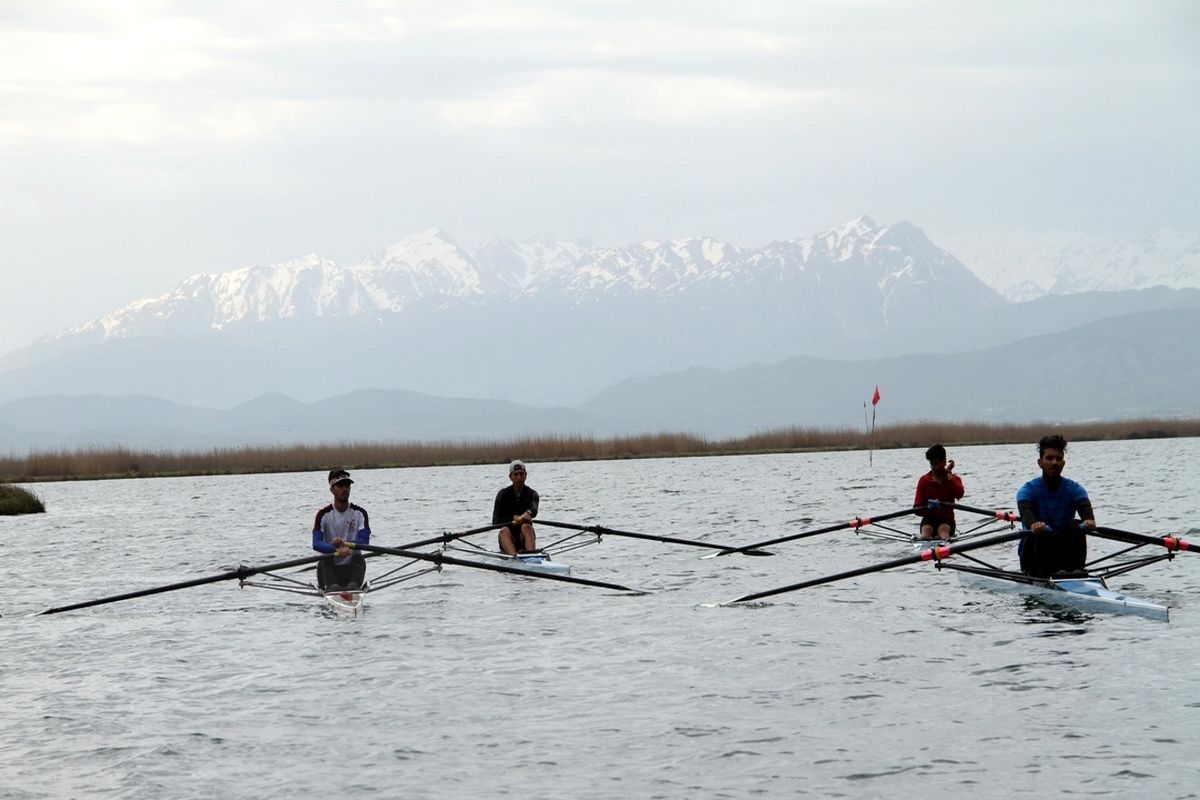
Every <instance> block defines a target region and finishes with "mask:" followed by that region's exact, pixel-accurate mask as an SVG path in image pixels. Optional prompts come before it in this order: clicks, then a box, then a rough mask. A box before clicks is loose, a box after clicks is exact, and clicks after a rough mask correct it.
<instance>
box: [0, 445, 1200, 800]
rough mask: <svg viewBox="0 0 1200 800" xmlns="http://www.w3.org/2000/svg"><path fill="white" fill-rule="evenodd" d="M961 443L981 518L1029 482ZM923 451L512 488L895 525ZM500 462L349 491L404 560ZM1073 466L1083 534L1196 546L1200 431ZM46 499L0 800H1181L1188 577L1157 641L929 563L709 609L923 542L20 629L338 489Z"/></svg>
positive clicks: (298, 532) (845, 544) (1194, 700)
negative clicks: (355, 609) (1084, 507)
mask: <svg viewBox="0 0 1200 800" xmlns="http://www.w3.org/2000/svg"><path fill="white" fill-rule="evenodd" d="M514 455H521V454H514ZM950 455H951V457H952V458H955V459H956V460H957V463H958V467H957V471H958V472H959V473H960V474H961V475H962V477H963V479H964V481H965V483H966V487H967V496H966V497H965V498H964V502H967V503H969V504H971V505H976V506H980V507H985V508H993V507H1003V508H1011V507H1012V505H1013V500H1012V498H1013V494H1014V492H1015V489H1016V487H1017V486H1018V485H1019V484H1020V483H1021V482H1022V481H1024V480H1025V479H1026V478H1028V477H1031V476H1032V475H1033V474H1034V472H1035V471H1036V465H1035V460H1036V453H1035V449H1034V447H1033V446H1032V445H1023V446H1020V447H1008V446H1005V447H960V448H952V449H951V453H950ZM925 466H926V465H925V464H924V462H923V460H922V453H921V451H920V450H915V449H914V450H903V451H887V452H878V453H875V454H874V458H873V460H869V459H868V455H867V454H866V453H834V454H802V455H778V456H747V457H719V458H697V459H663V460H646V461H621V462H591V463H565V464H537V463H533V464H530V473H529V484H530V485H531V486H533V487H535V488H537V489H538V490H539V492H540V493H541V495H542V510H541V516H542V517H544V518H547V519H551V520H559V521H566V522H576V523H594V524H602V525H606V526H608V527H612V528H618V529H624V530H633V531H642V532H647V533H655V534H662V535H669V536H677V537H682V538H694V539H704V540H708V541H714V542H722V543H735V544H743V543H748V542H751V541H755V540H760V539H765V538H770V537H773V536H778V535H784V534H787V533H794V532H798V531H801V530H805V529H811V528H816V527H822V526H825V525H830V524H834V523H837V522H840V521H843V520H846V519H849V518H851V517H852V516H854V515H870V514H881V513H885V512H889V511H894V510H897V509H899V508H902V507H904V506H905V505H907V504H909V503H911V500H912V493H913V488H914V486H915V482H916V477H917V475H918V474H919V473H920V472H921V471H922V470H923V468H924V467H925ZM504 472H505V469H504V467H503V466H502V465H497V466H494V467H455V468H434V469H404V470H370V471H366V470H363V471H356V472H355V476H354V477H355V478H356V480H357V483H356V484H355V487H354V494H353V498H352V499H353V500H354V501H355V502H358V503H360V504H362V505H364V506H365V507H366V508H367V509H368V510H369V512H370V514H371V521H372V529H373V533H374V541H375V543H377V544H382V545H399V544H402V543H404V542H409V541H414V540H417V539H421V538H425V537H428V536H432V535H436V534H438V533H441V532H444V531H457V530H464V529H468V528H472V527H476V526H479V525H486V524H487V522H488V520H489V518H490V511H491V500H492V497H493V495H494V493H495V491H496V490H497V489H498V488H499V487H500V486H502V485H504V484H505V483H506V479H505V475H504ZM1067 474H1068V475H1070V476H1072V477H1074V478H1075V479H1077V480H1079V481H1080V482H1081V483H1083V484H1084V485H1085V486H1086V487H1087V488H1088V490H1089V492H1090V493H1091V495H1092V498H1093V502H1094V503H1095V506H1096V509H1097V515H1098V518H1099V519H1100V521H1101V523H1102V524H1108V525H1112V526H1114V527H1119V528H1125V529H1128V530H1135V531H1141V532H1145V533H1155V534H1166V533H1181V532H1187V531H1188V530H1194V529H1195V527H1196V526H1197V523H1196V521H1195V509H1196V507H1197V493H1198V491H1200V490H1198V489H1197V486H1200V440H1196V439H1191V440H1163V441H1140V442H1116V443H1078V444H1074V445H1071V447H1070V451H1069V453H1068V465H1067ZM33 488H34V489H35V490H36V491H37V492H38V493H39V494H40V495H41V496H42V497H43V499H44V500H45V501H46V505H47V507H48V509H49V510H48V513H47V514H44V515H38V516H34V517H23V518H0V534H2V536H3V538H2V540H0V541H3V550H2V552H3V570H4V573H5V578H6V580H5V582H6V585H7V586H8V587H9V589H8V591H7V592H6V593H5V595H4V599H3V601H0V614H3V619H0V666H2V674H0V698H2V699H0V703H2V704H3V705H2V710H0V731H2V732H0V798H4V800H18V799H19V800H27V799H29V798H78V797H89V798H93V797H102V798H256V800H263V799H264V798H297V797H356V798H363V797H368V798H392V797H405V798H497V797H498V798H507V797H511V798H625V797H635V798H659V797H661V798H726V797H728V798H745V797H794V796H810V797H823V798H824V797H852V798H875V797H879V798H885V797H886V798H897V797H931V798H960V797H966V796H970V797H972V798H975V799H976V800H978V799H980V798H1001V797H1004V798H1009V797H1013V796H1027V797H1038V798H1042V797H1052V796H1064V797H1066V796H1078V795H1088V796H1097V795H1099V796H1110V797H1120V798H1126V797H1147V798H1195V797H1200V747H1198V743H1200V697H1197V693H1196V691H1195V687H1194V686H1193V685H1192V683H1191V679H1192V677H1193V676H1194V675H1195V674H1196V671H1197V667H1198V664H1200V601H1198V598H1200V556H1193V555H1190V554H1183V555H1182V556H1180V557H1179V558H1177V559H1175V560H1173V561H1170V562H1165V563H1161V564H1157V565H1154V566H1152V567H1149V568H1147V569H1144V570H1141V571H1139V572H1136V573H1133V574H1132V575H1127V576H1124V577H1123V578H1120V579H1117V580H1115V581H1114V586H1116V587H1117V588H1121V589H1124V590H1127V591H1129V592H1130V593H1134V594H1139V595H1142V596H1145V597H1147V598H1149V599H1153V600H1156V601H1159V602H1163V603H1166V604H1168V605H1170V606H1171V608H1172V621H1171V622H1170V623H1169V624H1164V623H1161V622H1153V621H1149V620H1145V619H1140V618H1135V617H1121V616H1094V617H1093V616H1088V615H1085V614H1081V613H1077V612H1065V611H1061V610H1056V609H1053V608H1050V607H1047V606H1044V605H1039V604H1037V603H1035V602H1033V601H1030V600H1028V599H1026V598H1023V597H1020V596H1013V595H998V594H991V593H988V592H984V591H981V590H978V589H970V588H966V587H961V586H959V585H958V583H957V582H956V581H955V580H954V578H953V576H952V575H950V574H947V573H944V572H939V571H937V570H935V569H933V568H932V567H931V566H930V565H921V566H914V567H908V568H905V569H901V570H896V571H893V572H887V573H881V574H875V575H869V576H864V577H860V578H857V579H853V580H850V581H846V582H842V583H837V584H832V585H828V586H822V587H816V588H812V589H808V590H804V591H801V592H795V593H791V594H785V595H780V596H778V597H775V598H772V600H771V601H770V602H767V603H763V604H760V605H751V606H734V607H712V606H710V605H708V604H710V603H713V602H714V601H720V600H726V599H730V598H732V597H736V596H739V595H741V594H745V593H748V592H752V591H759V590H763V589H769V588H772V587H776V586H780V585H784V584H790V583H794V582H796V581H799V580H803V579H805V578H809V577H814V576H818V575H822V574H827V573H832V572H838V571H841V570H845V569H850V568H854V567H857V566H861V565H865V564H869V563H872V562H877V561H884V560H888V559H893V558H897V557H900V556H904V555H907V554H908V553H909V552H910V551H909V549H908V548H907V546H905V545H901V544H896V543H888V542H878V541H873V540H869V539H865V538H862V537H857V536H855V535H854V534H853V533H851V532H840V533H835V534H828V535H825V536H822V537H816V538H813V539H808V540H805V541H800V542H795V543H791V544H787V545H781V546H779V547H777V548H776V552H777V555H776V556H775V557H773V558H744V557H731V558H720V559H708V560H704V559H701V558H700V555H702V553H703V551H700V550H696V549H691V548H683V547H672V546H667V545H662V544H659V543H654V542H644V541H635V540H628V539H619V538H614V537H606V538H605V539H604V541H603V542H601V543H599V544H597V545H595V546H591V547H587V548H583V549H581V550H578V551H575V552H572V553H570V554H568V555H567V556H564V558H563V560H564V561H568V562H569V563H570V564H571V565H572V568H573V574H574V575H576V576H579V577H588V578H595V579H598V580H605V581H612V582H616V583H621V584H626V585H631V586H637V587H640V588H646V589H649V590H651V592H652V593H650V594H647V595H642V596H628V595H622V594H618V593H615V592H612V591H609V590H599V589H592V588H583V587H576V586H567V585H562V584H557V583H552V582H550V581H539V580H535V579H531V578H517V577H510V576H505V575H499V574H493V573H490V572H483V571H477V570H468V569H464V568H453V567H450V568H447V569H446V571H444V572H442V573H438V574H432V575H427V576H424V577H423V578H421V579H419V580H416V581H413V582H410V583H408V584H405V585H403V586H398V587H394V588H391V589H388V590H386V591H381V592H379V593H377V594H373V595H371V596H370V597H369V599H368V611H367V613H366V615H365V616H364V617H362V618H360V619H356V620H339V619H335V618H333V617H332V616H331V615H330V613H329V612H328V611H326V610H324V609H323V608H322V607H321V606H320V604H319V603H318V601H316V600H315V599H313V598H307V597H297V596H291V595H285V594H282V593H276V592H268V591H265V590H262V589H253V588H244V589H241V588H238V585H237V582H236V581H226V582H220V583H214V584H210V585H205V586H200V587H196V588H192V589H187V590H182V591H177V592H171V593H166V594H161V595H156V596H153V597H145V598H140V599H136V600H129V601H125V602H120V603H115V604H110V605H105V606H99V607H95V608H91V609H86V610H80V611H75V612H70V613H65V614H58V615H53V616H34V615H33V614H32V612H36V611H39V610H43V609H45V608H49V607H51V606H57V605H64V604H66V603H70V602H75V601H79V600H84V599H89V598H93V597H101V596H106V595H112V594H117V593H120V592H124V591H128V590H131V589H136V588H144V587H150V586H155V585H160V584H168V583H174V582H177V581H182V580H186V579H189V578H195V577H201V576H205V575H215V574H218V573H221V572H223V571H225V570H229V569H233V568H235V567H236V566H237V565H238V564H239V563H245V564H252V565H261V564H267V563H271V562H277V561H284V560H289V559H293V558H302V557H305V556H307V555H310V554H311V551H310V550H309V536H310V534H309V530H310V527H311V519H312V514H313V512H314V511H315V509H316V508H317V507H318V506H319V505H321V504H323V503H325V502H326V501H327V499H328V496H329V495H328V492H327V490H326V489H325V486H324V480H323V475H321V474H317V473H312V474H288V475H265V476H264V475H254V476H234V477H209V478H178V479H154V480H126V481H106V482H79V483H55V484H41V485H37V486H35V487H33ZM960 513H961V512H960ZM960 524H961V523H960ZM551 533H552V531H551V530H550V529H549V528H545V527H543V528H541V529H540V530H539V536H540V540H541V541H542V542H543V543H544V542H546V541H547V540H548V539H549V537H550V536H551ZM493 538H494V537H493V536H492V535H491V534H485V535H484V539H485V540H488V541H490V540H492V539H493ZM1104 546H1105V545H1104V543H1101V544H1099V545H1094V546H1093V549H1098V548H1103V547H1104ZM1003 547H1004V549H1003V551H1002V552H998V553H993V554H992V555H994V556H995V559H996V560H998V561H1001V562H1004V563H1006V564H1010V565H1011V564H1013V563H1015V555H1014V554H1013V552H1012V549H1011V548H1010V547H1009V546H1007V545H1005V546H1003ZM383 561H386V559H372V560H371V561H370V562H369V563H370V564H371V571H372V572H374V573H378V572H380V571H381V566H380V564H381V562H383Z"/></svg>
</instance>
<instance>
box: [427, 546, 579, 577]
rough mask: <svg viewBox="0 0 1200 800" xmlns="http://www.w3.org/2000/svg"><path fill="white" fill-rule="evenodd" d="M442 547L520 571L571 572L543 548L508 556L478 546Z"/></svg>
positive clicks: (568, 566) (540, 572) (568, 573)
mask: <svg viewBox="0 0 1200 800" xmlns="http://www.w3.org/2000/svg"><path fill="white" fill-rule="evenodd" d="M467 544H470V542H467ZM444 549H446V550H456V551H458V552H460V553H468V554H470V555H471V557H472V560H475V561H480V562H481V563H493V564H499V565H500V566H503V567H508V568H509V569H519V570H521V571H522V572H536V573H538V574H541V575H570V574H571V567H570V565H568V564H563V563H562V562H559V561H555V560H553V559H552V558H551V557H550V554H549V553H547V552H546V551H545V550H535V551H532V552H528V553H517V554H516V555H515V556H510V555H508V554H507V553H497V552H495V551H493V550H485V549H483V548H479V547H473V548H467V547H446V548H444Z"/></svg>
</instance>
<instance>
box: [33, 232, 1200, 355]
mask: <svg viewBox="0 0 1200 800" xmlns="http://www.w3.org/2000/svg"><path fill="white" fill-rule="evenodd" d="M1054 237H1055V238H1053V239H1052V240H1046V239H1043V240H1041V241H1040V243H1039V242H1038V241H1034V242H1033V244H1030V241H1029V240H1021V241H1016V240H990V241H989V240H982V241H983V242H984V243H983V244H982V245H980V241H981V240H975V244H976V246H975V247H974V248H972V247H970V245H971V243H972V241H971V240H962V239H959V240H956V241H955V243H954V245H953V247H961V248H962V249H963V253H964V256H965V257H966V260H967V261H968V263H971V264H972V266H977V265H980V264H983V265H984V266H985V267H987V268H978V267H977V270H978V274H979V275H981V276H983V278H984V279H985V280H986V281H987V283H988V284H990V285H991V286H994V287H997V288H1000V289H1002V290H1005V294H1006V295H1007V296H1008V297H1010V298H1017V299H1025V298H1027V297H1029V296H1037V294H1044V293H1046V292H1063V293H1065V292H1071V291H1082V290H1084V289H1124V288H1140V287H1143V286H1147V285H1153V284H1155V283H1159V284H1164V285H1167V286H1173V287H1177V288H1181V287H1200V235H1197V234H1173V235H1166V234H1161V235H1158V236H1156V237H1150V238H1148V239H1146V240H1144V241H1138V242H1129V241H1125V242H1121V241H1118V240H1098V239H1097V238H1096V237H1090V238H1089V237H1083V236H1080V235H1066V234H1057V235H1054ZM1047 241H1049V243H1050V244H1052V245H1054V247H1053V248H1052V249H1051V250H1049V251H1048V252H1051V253H1053V254H1054V255H1053V257H1043V258H1041V259H1040V260H1039V259H1036V258H1034V257H1033V256H1032V253H1034V252H1046V251H1045V245H1046V244H1047ZM1035 245H1040V246H1042V247H1043V250H1041V251H1038V250H1037V249H1036V247H1035ZM1022 246H1024V249H1022ZM989 259H990V261H989ZM1095 265H1099V273H1100V274H1099V275H1097V270H1096V269H1093V270H1092V271H1091V272H1088V271H1086V270H1085V266H1095ZM784 286H787V287H790V288H788V289H787V290H786V291H788V292H791V293H796V297H810V296H811V297H817V296H827V295H829V293H831V292H834V293H839V292H849V293H851V294H853V293H857V295H855V296H853V297H852V296H851V295H847V296H846V297H842V296H841V295H840V294H839V295H838V298H837V300H836V301H834V302H838V303H847V304H850V305H853V304H854V303H855V302H857V300H856V299H855V297H857V298H859V299H861V298H862V297H864V296H865V295H863V293H864V292H866V293H870V294H877V295H878V296H880V297H882V298H883V299H884V302H885V304H886V303H888V302H893V300H892V299H893V298H895V297H898V296H900V295H901V294H904V293H906V292H909V291H918V292H929V291H930V290H931V289H934V288H936V287H942V288H941V289H938V291H943V290H944V291H947V292H954V291H960V292H962V293H964V296H967V295H969V296H971V297H973V298H975V301H977V302H981V303H991V302H994V301H996V300H997V299H998V298H996V297H995V295H994V294H992V293H990V292H989V291H987V289H986V287H984V286H982V285H981V282H980V280H979V278H978V277H977V276H976V274H973V273H972V272H971V271H970V270H968V269H967V268H966V267H964V265H963V263H961V262H960V261H959V260H958V259H957V258H956V257H955V256H953V255H951V254H950V253H949V252H947V251H946V250H943V249H941V248H940V247H938V246H937V245H935V244H934V243H933V242H931V241H930V240H929V238H928V237H927V236H926V235H925V234H924V233H923V232H922V231H921V230H920V229H919V228H917V227H916V226H915V225H913V224H912V223H910V222H904V221H901V222H896V223H892V224H889V225H884V226H877V225H876V224H875V223H874V221H873V220H871V218H870V217H867V216H862V217H859V218H857V219H854V220H851V221H849V222H847V223H845V224H843V225H840V226H837V227H834V228H830V229H828V230H825V231H823V232H821V233H817V234H815V235H813V236H810V237H808V238H804V239H793V240H788V241H783V242H772V243H770V244H768V245H766V246H764V247H760V248H756V249H742V248H739V247H737V246H735V245H732V244H729V243H726V242H721V241H718V240H715V239H712V238H710V237H700V238H688V239H674V240H669V241H660V240H652V239H647V240H643V241H641V242H638V243H636V244H631V245H627V246H622V247H594V246H591V245H588V244H586V243H583V242H578V241H569V240H560V239H555V238H552V237H541V238H535V239H526V240H521V241H513V240H509V239H505V238H503V237H491V238H489V239H487V240H485V241H484V242H483V243H481V244H480V245H479V246H478V247H476V248H474V249H473V250H466V249H464V248H462V247H460V246H459V245H458V244H457V243H456V242H455V241H454V239H453V238H451V237H450V236H449V235H448V234H446V233H445V232H444V231H442V230H441V229H438V228H431V229H428V230H425V231H421V232H419V233H416V234H413V235H411V236H409V237H407V238H404V239H401V240H400V241H398V242H396V243H395V244H393V245H391V246H390V247H388V248H386V249H384V250H382V251H379V252H376V253H374V254H372V255H370V256H368V257H367V258H366V259H364V260H363V261H362V262H361V263H358V264H356V265H354V266H352V267H349V268H343V267H340V266H338V265H337V264H335V263H334V262H332V261H329V260H327V259H323V258H321V257H320V256H319V255H317V254H315V253H314V254H309V255H306V256H303V257H301V258H297V259H293V260H291V261H285V262H282V263H279V264H268V265H262V264H255V265H251V266H247V267H241V268H239V269H234V270H230V271H228V272H224V273H216V274H210V273H200V274H197V275H193V276H191V277H189V278H187V279H186V280H184V281H183V282H181V283H180V284H179V285H178V286H177V287H176V288H175V289H174V290H172V291H170V292H167V293H166V294H163V295H160V296H158V297H153V298H146V299H140V300H135V301H134V302H132V303H128V304H126V305H125V306H123V307H121V308H119V309H117V310H115V311H113V312H111V313H109V314H106V315H104V316H103V317H101V318H100V319H97V320H94V321H92V322H89V323H86V324H84V325H79V326H75V327H74V328H70V329H68V330H66V331H62V332H60V333H58V334H54V335H52V336H50V337H47V338H49V339H56V338H63V337H68V336H82V337H89V338H93V339H108V338H113V337H127V336H138V335H148V334H154V333H166V332H172V333H197V332H202V331H213V330H224V329H226V328H228V327H229V326H231V325H235V324H240V323H249V322H261V321H268V320H275V319H287V318H311V317H326V316H347V315H355V314H365V313H377V312H401V311H404V310H405V309H407V308H410V307H412V306H414V305H416V304H428V303H434V304H444V303H446V302H447V301H456V302H466V303H476V302H484V301H488V300H490V299H497V300H501V301H512V300H515V299H517V298H521V297H534V296H536V297H539V298H542V299H543V300H544V301H546V302H556V303H563V304H569V305H570V304H577V303H582V302H594V301H596V300H598V299H600V298H602V297H604V296H610V297H623V296H632V295H642V296H652V295H655V294H657V295H662V296H668V295H682V294H688V293H695V294H694V296H695V297H697V298H698V300H697V302H708V300H706V299H703V298H706V297H712V296H713V295H712V293H713V292H717V293H721V294H724V295H726V296H728V295H729V293H739V294H742V295H745V296H747V297H750V296H754V293H756V292H761V291H774V292H776V293H778V292H779V291H780V290H781V289H780V287H784ZM763 287H773V288H772V289H764V288H763ZM954 287H958V288H957V289H955V288H954ZM1006 287H1007V288H1006ZM1014 287H1016V288H1014ZM704 293H708V294H704ZM789 296H790V295H789ZM946 296H947V297H949V296H950V295H946ZM989 296H990V298H991V299H989ZM975 301H972V302H975ZM885 313H886V308H885Z"/></svg>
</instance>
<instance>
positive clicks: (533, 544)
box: [521, 522, 537, 553]
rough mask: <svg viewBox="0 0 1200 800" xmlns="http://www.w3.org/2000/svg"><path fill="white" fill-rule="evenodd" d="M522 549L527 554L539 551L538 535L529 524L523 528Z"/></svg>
mask: <svg viewBox="0 0 1200 800" xmlns="http://www.w3.org/2000/svg"><path fill="white" fill-rule="evenodd" d="M521 549H522V550H524V551H525V552H527V553H532V552H534V551H535V550H537V535H536V534H535V533H534V532H533V526H532V525H530V524H529V523H528V522H526V523H525V524H524V525H522V526H521Z"/></svg>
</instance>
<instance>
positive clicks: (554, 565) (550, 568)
mask: <svg viewBox="0 0 1200 800" xmlns="http://www.w3.org/2000/svg"><path fill="white" fill-rule="evenodd" d="M504 565H505V566H507V567H512V568H513V569H520V570H524V571H525V572H538V573H541V574H542V575H570V574H571V567H570V566H569V565H567V564H559V563H558V562H556V561H551V560H550V559H549V558H547V557H544V556H517V557H516V558H510V559H508V560H506V561H505V562H504Z"/></svg>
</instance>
